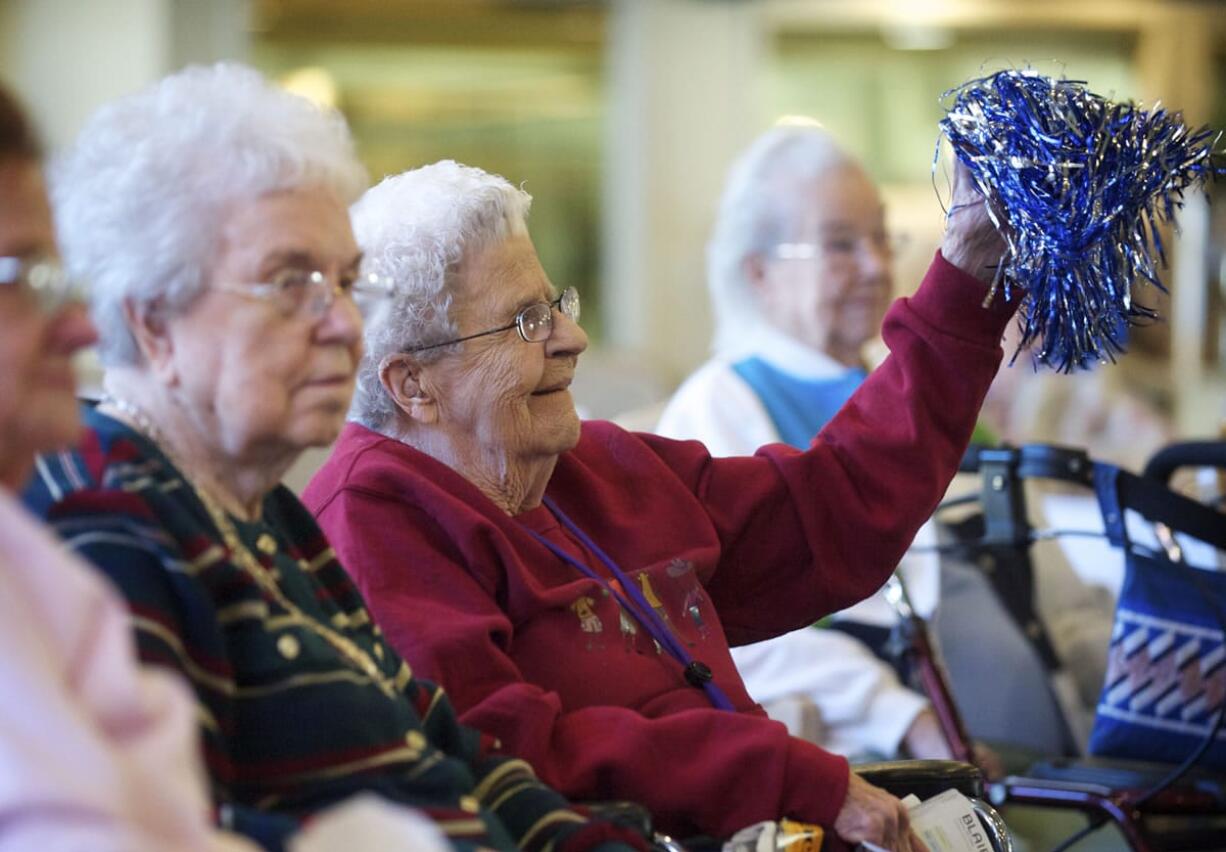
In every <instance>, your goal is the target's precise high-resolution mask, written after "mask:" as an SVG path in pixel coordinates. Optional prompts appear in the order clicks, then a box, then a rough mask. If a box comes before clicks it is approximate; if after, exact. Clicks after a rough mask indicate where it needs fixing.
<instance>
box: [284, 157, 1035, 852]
mask: <svg viewBox="0 0 1226 852" xmlns="http://www.w3.org/2000/svg"><path fill="white" fill-rule="evenodd" d="M966 185H967V184H966V182H965V181H963V182H962V183H961V186H960V188H959V189H958V193H957V195H956V198H955V201H956V202H960V204H959V207H958V208H956V209H959V212H958V213H957V214H956V215H954V216H952V217H951V219H950V225H949V229H948V232H947V234H946V237H945V241H944V245H943V247H942V251H941V253H940V254H939V255H938V256H937V257H936V258H935V260H934V261H933V264H932V267H931V269H930V270H929V272H928V275H927V276H926V278H925V280H924V283H923V284H921V285H920V287H919V290H918V292H917V293H916V294H915V295H914V296H913V297H911V298H909V299H903V300H901V301H899V302H898V303H897V304H896V305H895V306H894V307H893V308H892V310H891V311H890V313H889V314H888V316H887V317H886V320H885V326H884V337H885V340H886V342H887V344H889V346H890V347H891V349H892V355H891V356H890V357H889V358H888V359H887V360H886V362H885V363H884V364H883V365H882V366H881V367H880V368H878V369H877V370H876V371H875V372H874V374H873V375H872V376H871V377H870V378H869V379H868V380H867V381H866V382H865V383H864V385H863V387H862V388H861V389H860V390H859V391H858V392H857V393H856V395H855V396H854V397H853V398H852V399H851V401H850V402H849V403H848V404H847V406H846V407H845V408H844V409H843V410H842V411H841V412H840V413H839V415H838V416H837V417H835V418H834V420H833V421H832V422H831V424H830V425H829V426H828V427H827V428H826V430H825V431H824V432H823V433H822V434H821V435H820V436H819V437H818V439H817V440H816V441H815V442H814V443H813V445H812V447H810V448H809V449H808V450H807V451H804V452H801V451H797V450H795V449H792V448H790V447H785V446H782V445H774V446H768V447H765V448H763V449H762V450H760V451H759V452H758V453H757V454H756V455H755V456H753V457H749V458H730V459H714V458H712V457H711V455H710V454H709V453H708V452H707V451H706V449H705V448H704V447H703V446H702V445H701V444H699V443H697V442H692V441H691V442H678V441H671V440H667V439H664V438H658V437H654V436H650V435H640V434H633V433H629V432H626V431H623V430H622V429H619V428H618V427H616V426H614V425H612V424H610V423H603V422H587V423H581V422H580V420H579V418H578V416H577V415H576V412H575V407H574V403H573V401H572V399H571V396H570V393H569V391H568V386H569V385H570V383H571V379H572V377H573V376H574V371H575V366H576V363H577V361H578V358H579V355H580V354H581V353H582V352H583V351H584V349H585V348H586V346H587V338H586V336H585V335H584V333H583V331H582V329H581V328H580V327H579V325H578V319H579V296H578V294H577V293H576V291H575V290H574V289H573V288H567V289H565V290H563V291H561V292H560V293H559V292H558V291H557V290H556V289H555V288H554V287H553V285H552V284H551V283H550V281H549V278H548V277H547V275H546V274H545V272H544V270H543V269H542V268H541V265H540V262H539V261H538V259H537V255H536V252H535V250H534V248H533V244H532V241H531V239H530V237H529V235H528V231H527V228H526V225H525V217H526V215H527V212H528V206H529V203H530V200H531V199H530V197H529V196H528V195H527V194H526V193H524V192H522V191H521V190H519V189H517V188H515V187H514V186H512V185H511V184H509V183H508V182H507V181H505V180H503V179H502V178H499V177H496V176H493V175H489V174H486V173H484V172H482V171H480V170H478V169H473V168H468V167H464V166H460V165H457V164H455V163H452V162H442V163H437V164H434V165H432V166H427V167H424V168H421V169H417V170H415V171H411V172H408V173H405V174H402V175H399V176H396V177H391V178H388V179H387V180H385V181H384V182H383V183H381V184H380V185H379V186H377V187H375V188H374V189H371V190H369V191H368V192H367V193H366V195H365V196H364V197H363V198H362V199H361V200H360V201H359V202H358V203H357V205H355V207H354V208H353V210H352V214H353V222H354V229H355V234H356V236H357V238H358V241H359V244H360V245H361V247H362V249H363V251H364V252H365V256H366V259H367V262H368V263H369V264H370V269H371V270H372V271H375V272H378V273H380V274H382V275H384V276H386V277H388V278H390V279H392V281H393V283H394V289H395V292H394V295H393V296H392V297H391V298H390V299H387V300H384V301H383V302H382V303H381V304H378V305H376V306H374V308H373V310H372V312H371V313H370V314H369V315H368V316H367V317H366V320H367V325H366V330H365V340H366V353H365V356H364V358H363V361H362V364H361V366H360V368H359V374H358V390H357V396H356V399H355V402H354V408H353V409H352V411H351V419H352V420H355V421H356V422H351V423H350V424H349V425H348V426H347V427H346V429H345V431H344V432H343V433H342V435H341V438H340V441H339V444H338V446H337V447H336V449H335V451H334V453H333V455H332V457H331V458H330V460H329V461H328V462H327V464H326V465H325V466H324V468H323V469H322V470H321V471H320V472H319V474H318V475H317V476H316V478H315V479H314V480H313V482H312V483H311V485H310V487H309V488H308V489H307V491H306V494H305V501H306V503H307V505H308V506H309V507H310V508H311V509H312V511H314V512H315V514H316V516H317V517H318V519H319V522H320V524H321V525H322V527H323V528H324V529H325V530H326V532H327V534H328V537H329V539H330V540H331V542H332V543H333V546H334V547H335V548H336V549H337V551H338V553H339V555H340V557H341V561H342V563H343V564H344V565H345V567H346V569H347V570H348V571H350V572H351V573H352V574H353V575H354V576H355V577H356V579H357V582H358V585H359V586H360V587H361V589H362V591H363V593H364V595H365V597H366V599H367V601H368V603H369V606H370V608H371V609H372V611H373V613H374V615H375V618H376V620H377V621H378V623H379V624H380V625H381V627H382V629H383V630H384V631H385V633H386V635H387V637H388V639H389V640H390V641H391V642H392V643H393V644H394V645H395V647H396V648H397V649H398V650H399V651H400V652H401V653H402V654H404V656H405V657H406V658H407V659H408V660H409V661H410V662H411V663H412V665H413V666H414V668H415V670H416V671H418V672H419V673H423V674H428V675H429V676H431V677H436V678H439V679H441V680H442V681H443V682H445V683H447V684H448V687H449V690H450V691H451V695H452V698H453V700H454V701H455V703H456V705H457V706H458V707H459V708H460V709H461V711H463V714H464V715H463V718H464V719H465V720H466V721H467V722H468V723H470V724H473V725H476V726H479V727H481V728H484V729H486V730H487V731H490V732H491V733H494V734H496V735H497V736H498V737H500V738H501V739H502V741H503V743H504V745H505V746H506V748H507V749H509V750H510V751H512V752H514V753H517V754H519V755H520V756H522V757H524V758H525V759H527V760H528V761H530V762H531V763H532V764H533V765H534V766H535V767H536V769H537V771H538V772H539V773H540V774H541V776H542V777H543V779H545V780H547V781H548V782H549V783H552V784H554V785H556V786H557V787H559V788H560V789H562V790H564V791H566V792H567V793H569V794H571V795H572V796H576V797H579V798H608V797H616V798H626V799H633V800H637V801H639V802H641V803H643V804H644V805H646V806H647V807H649V808H650V809H651V810H652V811H653V813H654V814H655V816H656V819H657V822H658V824H659V825H660V826H662V827H663V828H664V829H665V830H667V831H669V832H670V833H674V834H679V835H683V836H684V835H688V834H694V833H701V834H707V835H713V836H717V837H719V836H727V835H729V834H731V833H732V832H734V831H735V830H737V829H739V828H741V827H743V826H746V825H748V824H751V823H754V822H757V821H760V820H768V819H775V818H778V817H783V816H788V817H792V818H796V819H800V820H803V821H807V822H811V823H817V824H819V825H821V826H823V827H824V828H825V829H826V830H827V833H828V834H831V833H832V834H834V835H836V836H837V837H838V838H840V839H841V840H842V841H846V842H849V843H853V844H854V843H855V842H858V841H862V840H871V841H874V842H876V843H878V844H880V845H882V846H885V847H886V848H889V849H894V850H908V849H921V848H923V847H922V844H921V843H920V842H919V840H918V839H916V838H915V837H914V834H913V833H912V832H911V831H910V829H909V826H908V823H907V818H906V814H905V810H904V809H903V808H902V806H901V805H900V803H899V802H898V801H897V800H896V799H894V798H893V797H891V796H889V795H888V794H887V793H885V792H884V791H882V790H879V789H877V788H875V787H872V786H871V785H869V784H867V783H866V782H864V781H863V780H861V779H859V778H858V777H856V776H855V775H853V774H850V773H849V769H848V765H847V762H846V760H844V759H843V758H841V757H837V756H835V755H831V754H829V753H826V752H824V751H822V750H821V749H819V748H817V747H816V746H814V745H812V744H810V743H807V742H804V741H801V740H798V739H795V738H792V737H789V736H788V734H787V731H786V729H785V728H784V726H783V725H781V724H779V723H777V722H773V721H771V720H770V719H768V718H767V717H766V716H765V715H764V714H763V712H762V710H761V708H759V707H758V706H757V705H756V704H755V703H754V702H753V701H752V699H750V697H749V696H748V695H747V694H746V691H745V687H744V685H743V683H742V682H741V679H740V677H739V676H738V675H737V672H736V668H735V666H734V665H733V662H732V659H731V656H730V654H729V646H730V645H739V644H744V643H748V642H754V641H757V640H760V639H765V638H768V637H770V636H774V635H778V634H780V633H783V632H786V631H789V630H795V629H797V628H800V627H804V626H807V625H809V624H811V623H812V622H813V621H815V620H816V619H817V618H819V617H821V616H822V615H823V614H825V613H828V612H831V611H833V610H837V609H839V608H842V607H845V606H847V605H849V604H851V603H852V602H854V601H857V600H859V599H861V598H863V597H865V596H867V595H868V594H870V593H871V592H873V591H874V590H875V589H877V587H878V586H880V585H881V583H882V582H883V581H884V580H885V579H886V577H887V576H888V575H889V573H890V571H891V570H892V569H893V568H894V566H895V564H896V563H897V562H898V559H899V557H900V556H901V555H902V553H903V551H904V550H906V548H907V546H908V544H909V543H910V541H911V538H912V536H913V535H914V533H915V531H916V529H917V528H918V527H919V525H920V524H921V523H922V522H923V521H924V519H925V518H927V517H928V515H929V514H930V513H931V511H932V509H933V508H934V506H935V505H936V503H937V501H938V500H939V498H940V496H941V494H942V492H943V491H944V489H945V487H946V485H947V484H948V481H949V479H950V478H951V477H952V476H953V473H954V472H955V470H956V467H957V463H958V460H959V458H960V457H961V454H962V451H963V449H964V447H965V445H966V443H967V441H968V440H969V437H970V434H971V429H972V427H973V425H974V421H975V415H976V412H977V411H978V409H979V406H980V404H981V403H982V400H983V396H984V393H985V391H986V390H987V387H988V384H989V383H990V382H991V380H992V377H993V376H994V375H995V372H996V368H997V364H998V362H999V359H1000V355H1001V351H1000V346H999V340H1000V336H1001V332H1002V329H1003V328H1004V325H1005V323H1006V322H1007V320H1008V317H1009V315H1010V313H1011V306H1008V305H1005V304H1002V302H1001V300H1000V299H999V298H996V299H995V300H994V301H993V302H992V304H991V306H990V307H989V308H988V309H986V310H985V309H983V307H982V304H983V302H984V297H985V293H986V285H985V282H986V281H988V280H990V278H991V276H992V273H993V266H994V264H995V263H996V262H997V261H998V259H999V257H1000V255H1001V251H1002V246H1003V244H1002V243H1001V241H1000V240H999V237H998V236H997V235H996V233H995V232H994V230H993V229H992V227H991V225H990V223H989V222H988V221H987V217H986V216H985V215H984V213H983V210H982V206H981V205H980V204H978V203H976V202H977V201H978V197H977V196H976V195H974V194H973V190H967V189H966V188H965V187H966ZM768 236H769V235H763V238H764V239H767V238H768ZM836 845H837V844H836Z"/></svg>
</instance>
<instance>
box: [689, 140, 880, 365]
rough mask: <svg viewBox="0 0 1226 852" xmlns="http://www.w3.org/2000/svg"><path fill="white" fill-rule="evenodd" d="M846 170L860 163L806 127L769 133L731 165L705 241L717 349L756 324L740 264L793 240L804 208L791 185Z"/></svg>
mask: <svg viewBox="0 0 1226 852" xmlns="http://www.w3.org/2000/svg"><path fill="white" fill-rule="evenodd" d="M848 165H858V164H857V163H856V161H855V160H854V159H853V158H852V157H851V156H850V155H849V154H847V153H846V152H845V151H844V150H843V149H842V148H840V147H839V145H838V143H837V142H836V141H835V140H834V137H833V136H831V135H830V134H829V133H828V132H827V131H825V130H823V129H821V128H820V127H815V126H808V125H799V126H798V125H788V126H780V127H774V128H772V129H770V130H768V131H767V132H766V133H763V134H762V135H761V136H759V137H758V138H757V139H756V140H755V141H754V142H753V144H751V145H750V146H749V147H748V148H747V149H746V150H745V151H744V152H743V153H742V154H741V155H740V156H739V157H738V158H737V159H736V161H735V162H734V163H733V164H732V168H731V169H729V172H728V180H727V183H726V184H725V185H724V193H723V195H722V196H721V198H720V204H719V213H718V216H717V218H716V221H715V227H714V228H713V229H712V232H711V239H710V241H709V242H708V244H707V286H708V287H709V288H710V291H711V305H712V308H713V311H714V314H715V338H714V341H713V343H712V349H714V351H715V352H717V353H720V354H725V355H735V354H738V351H737V350H738V349H739V348H740V347H741V346H743V345H744V341H745V338H746V336H745V330H746V327H747V324H752V323H753V322H757V321H759V320H760V319H761V309H760V307H759V305H758V303H757V300H756V299H755V298H754V295H753V293H752V292H751V290H750V288H749V282H748V281H747V280H746V278H745V261H746V260H747V259H749V258H750V257H752V256H753V255H755V254H760V253H763V252H766V251H768V250H770V249H771V248H772V247H773V246H775V245H776V244H778V243H780V242H784V241H786V240H788V239H790V238H792V237H793V236H794V234H793V233H792V228H793V223H794V222H795V220H796V217H797V214H798V205H799V204H801V203H802V199H801V197H800V196H799V194H798V193H797V192H796V187H799V186H802V185H804V183H806V182H807V181H811V180H812V179H813V178H816V177H819V176H820V175H822V174H823V173H825V172H827V171H830V170H832V169H836V168H840V167H843V166H848Z"/></svg>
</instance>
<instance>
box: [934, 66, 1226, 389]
mask: <svg viewBox="0 0 1226 852" xmlns="http://www.w3.org/2000/svg"><path fill="white" fill-rule="evenodd" d="M951 98H952V104H951V106H950V107H949V110H948V112H947V114H946V116H945V118H944V119H942V121H941V131H942V133H943V134H944V137H945V138H946V139H948V140H949V143H950V145H951V146H952V148H953V150H954V154H955V156H957V158H958V159H959V160H960V161H961V162H963V163H964V164H965V165H966V167H967V168H968V169H969V170H970V172H971V176H972V177H973V179H974V181H975V183H976V185H977V186H978V188H979V190H980V192H982V193H983V195H984V197H985V198H986V199H987V203H988V207H989V210H990V211H991V213H992V219H993V221H994V222H995V223H996V224H997V226H998V228H1001V230H1002V234H1003V235H1004V237H1005V240H1006V242H1007V244H1008V251H1007V253H1006V255H1005V258H1004V259H1003V261H1002V268H1001V270H1000V273H1001V274H1000V276H998V281H999V282H1000V284H1001V286H1002V287H1003V290H1004V293H1005V296H1006V298H1020V299H1022V305H1021V308H1020V310H1019V318H1018V322H1019V323H1020V325H1021V331H1022V337H1021V345H1020V347H1019V349H1021V348H1029V349H1031V350H1032V352H1033V353H1034V356H1035V360H1036V361H1038V362H1039V363H1042V364H1045V365H1047V366H1049V367H1052V368H1054V369H1058V370H1061V371H1063V372H1070V371H1072V370H1077V369H1086V368H1088V367H1091V366H1093V365H1094V364H1095V363H1098V362H1102V361H1107V360H1111V361H1114V360H1115V357H1116V355H1118V354H1120V353H1122V352H1123V351H1124V349H1123V347H1124V335H1125V334H1126V327H1127V326H1129V325H1137V324H1139V323H1143V322H1145V321H1148V320H1153V319H1155V318H1156V317H1157V313H1156V312H1155V311H1154V310H1153V309H1152V308H1148V307H1145V306H1143V305H1140V304H1137V303H1135V302H1134V301H1133V300H1132V286H1133V284H1134V283H1136V282H1142V283H1144V282H1148V283H1150V284H1152V285H1154V286H1155V287H1157V288H1159V289H1162V290H1165V288H1164V287H1163V285H1162V282H1161V281H1160V280H1159V278H1158V267H1159V265H1163V266H1164V265H1165V264H1166V257H1165V254H1164V250H1163V246H1162V241H1161V238H1160V236H1159V232H1158V225H1159V224H1161V223H1163V222H1167V221H1170V220H1171V219H1172V217H1173V216H1174V213H1175V211H1176V210H1177V209H1179V208H1180V207H1181V206H1182V205H1183V196H1184V191H1185V190H1186V189H1187V188H1188V187H1190V186H1193V185H1196V184H1199V183H1203V182H1204V181H1205V180H1206V178H1208V177H1209V176H1210V175H1211V174H1214V173H1215V172H1216V173H1226V168H1224V167H1222V166H1220V165H1218V166H1215V165H1214V160H1213V148H1214V146H1215V144H1216V143H1217V141H1218V139H1219V138H1220V134H1217V135H1215V134H1213V133H1212V132H1210V131H1209V130H1207V129H1203V128H1202V129H1200V130H1190V129H1189V128H1188V127H1187V126H1186V125H1185V124H1184V123H1183V120H1182V117H1181V116H1180V114H1179V113H1169V112H1167V111H1166V110H1164V109H1161V108H1160V107H1157V106H1155V108H1153V109H1151V110H1146V109H1143V108H1142V107H1140V106H1138V105H1136V104H1133V103H1131V102H1112V101H1109V100H1107V99H1105V98H1103V97H1100V96H1099V95H1095V94H1093V93H1092V92H1089V91H1088V90H1087V89H1086V88H1085V84H1084V83H1083V82H1080V81H1074V80H1056V79H1053V78H1051V77H1045V76H1042V75H1040V74H1038V73H1037V72H1035V71H1033V70H1030V69H1026V70H1020V71H1019V70H1006V71H1000V72H997V73H996V74H993V75H991V76H989V77H984V78H982V79H978V80H972V81H970V82H968V83H965V84H964V85H962V86H960V87H958V88H956V89H952V90H950V91H949V92H946V93H945V95H944V96H943V100H946V101H948V100H949V99H951ZM938 148H939V143H938ZM934 168H935V163H934Z"/></svg>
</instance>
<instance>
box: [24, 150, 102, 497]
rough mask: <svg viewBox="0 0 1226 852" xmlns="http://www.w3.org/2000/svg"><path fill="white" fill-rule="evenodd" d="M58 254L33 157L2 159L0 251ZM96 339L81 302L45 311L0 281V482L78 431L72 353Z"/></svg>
mask: <svg viewBox="0 0 1226 852" xmlns="http://www.w3.org/2000/svg"><path fill="white" fill-rule="evenodd" d="M55 255H56V246H55V235H54V233H53V231H52V226H51V211H50V208H49V206H48V203H47V194H46V190H45V187H44V185H43V178H42V173H41V172H40V170H39V168H38V166H37V164H36V163H34V162H33V161H29V160H25V159H0V257H19V258H24V259H33V258H40V257H44V258H50V257H54V256H55ZM94 339H95V334H94V328H93V326H92V325H91V324H90V321H89V318H88V316H87V315H86V311H85V308H84V307H83V306H81V305H78V304H69V305H67V306H65V307H62V308H60V309H58V310H56V311H54V312H52V313H47V312H45V311H44V310H42V309H41V308H40V307H39V304H38V300H37V299H36V297H35V296H34V294H33V293H32V292H31V291H30V290H29V289H28V288H26V287H24V286H21V285H4V286H0V365H2V366H0V482H3V483H4V484H5V485H7V486H9V487H10V488H16V487H19V486H20V485H21V484H22V480H23V479H24V478H25V476H26V474H27V473H28V471H29V468H30V465H32V464H33V460H34V455H35V454H36V453H39V452H44V451H50V450H55V449H59V448H60V447H64V446H67V445H69V444H71V443H72V442H73V441H74V440H75V439H76V438H77V436H78V434H79V432H80V429H81V423H80V419H79V417H78V415H77V403H76V399H75V397H74V392H75V389H76V385H75V383H74V379H73V370H72V363H71V359H72V355H73V353H74V352H76V351H77V350H78V349H81V348H82V347H84V346H88V345H89V344H91V343H93V341H94Z"/></svg>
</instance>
